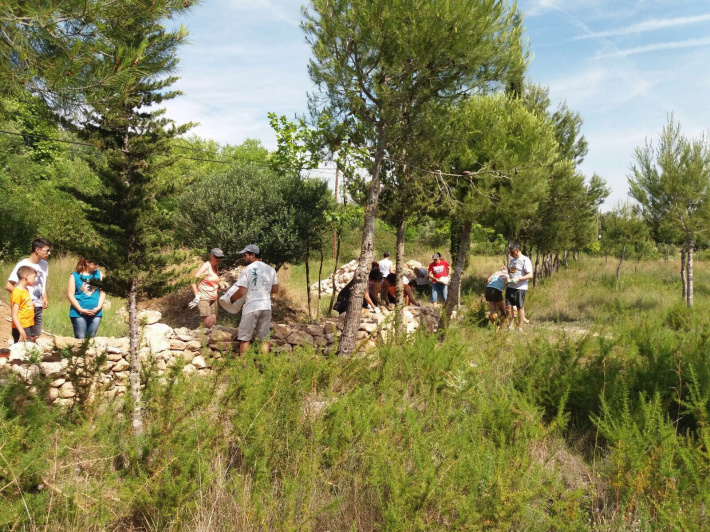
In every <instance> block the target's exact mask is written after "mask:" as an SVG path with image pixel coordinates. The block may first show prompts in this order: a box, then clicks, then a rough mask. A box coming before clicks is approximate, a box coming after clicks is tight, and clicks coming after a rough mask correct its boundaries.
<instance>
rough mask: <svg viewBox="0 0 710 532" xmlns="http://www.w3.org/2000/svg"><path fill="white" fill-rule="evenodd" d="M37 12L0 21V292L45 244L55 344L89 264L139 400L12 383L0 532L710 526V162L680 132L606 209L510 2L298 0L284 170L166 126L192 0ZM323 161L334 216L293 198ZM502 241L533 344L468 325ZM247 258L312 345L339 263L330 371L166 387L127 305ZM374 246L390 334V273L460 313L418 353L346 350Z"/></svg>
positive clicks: (281, 155) (1, 391) (29, 8)
mask: <svg viewBox="0 0 710 532" xmlns="http://www.w3.org/2000/svg"><path fill="white" fill-rule="evenodd" d="M31 4H32V5H29V4H28V3H27V2H21V1H18V0H10V1H7V2H3V4H2V6H0V195H2V198H3V201H2V202H1V203H0V260H2V265H1V267H0V274H4V275H7V273H8V271H9V270H10V268H11V266H12V264H13V263H14V260H15V259H17V258H19V257H21V256H24V255H26V254H27V253H28V252H29V250H28V247H29V242H30V241H31V240H32V239H33V238H34V237H37V236H42V237H45V238H49V239H50V240H52V241H53V243H54V248H53V251H54V252H55V255H56V256H57V257H58V259H55V260H54V261H53V262H52V264H51V268H52V269H51V272H52V273H51V276H50V288H51V293H50V307H49V308H48V309H47V313H46V315H45V320H46V321H45V325H46V326H47V328H48V329H49V330H50V331H52V332H57V333H64V334H66V333H68V332H69V322H68V320H67V319H66V311H67V308H68V305H67V304H66V301H65V300H64V299H63V293H64V290H65V286H66V279H67V278H68V275H69V272H70V271H71V269H72V267H73V261H74V260H75V256H76V255H77V254H82V255H85V256H87V257H90V258H95V259H98V261H99V263H100V265H101V268H102V270H104V271H105V273H106V274H107V276H106V282H105V283H104V284H103V286H102V288H103V289H104V290H105V291H107V292H108V293H109V299H110V301H112V308H111V309H110V310H108V309H107V313H106V316H105V319H104V323H102V325H101V328H102V329H101V333H102V334H107V335H122V334H126V332H128V333H129V334H130V337H131V345H132V348H131V350H132V364H131V386H130V390H131V392H132V395H131V397H130V398H127V399H126V400H113V401H108V400H94V399H92V400H89V399H88V398H86V400H83V401H81V402H80V403H79V404H77V405H75V406H74V407H73V408H72V409H71V410H69V411H63V410H59V409H54V408H51V407H49V406H47V405H46V404H44V403H43V402H42V401H41V400H40V399H39V398H40V397H41V396H42V394H41V393H38V394H34V393H31V392H35V391H40V392H41V390H42V387H43V386H46V383H42V382H41V381H38V382H37V383H35V384H36V386H35V389H34V390H27V389H26V388H25V386H24V384H22V383H20V382H19V381H16V380H13V379H12V378H9V379H7V380H4V381H3V382H2V387H1V388H0V502H1V503H2V504H0V528H2V529H11V530H13V529H14V530H19V529H25V530H39V529H40V528H41V529H44V530H104V529H129V530H131V529H133V530H154V529H160V530H182V529H198V530H213V529H220V530H251V529H254V530H256V529H262V530H263V529H267V530H272V529H273V530H302V529H314V530H407V531H408V530H452V529H459V530H469V529H472V530H488V529H490V530H509V529H514V528H520V529H529V530H540V529H554V530H556V529H561V530H578V529H584V528H590V529H598V530H619V529H630V530H656V529H674V528H679V529H691V530H693V529H704V528H708V525H709V523H708V519H709V518H708V516H707V513H708V512H707V505H708V503H709V502H710V500H709V497H710V491H709V490H708V488H707V486H706V485H707V478H708V468H709V467H710V458H709V456H708V446H709V445H710V428H709V426H708V422H709V418H708V415H709V414H710V412H709V410H708V407H709V405H708V401H710V373H708V370H707V369H706V368H707V367H708V364H707V360H706V358H707V352H708V349H707V341H708V338H710V318H708V317H707V316H708V312H707V311H708V308H707V306H708V305H707V303H706V298H704V297H696V296H705V295H707V294H708V292H709V291H710V285H708V284H707V283H706V282H705V279H706V278H707V276H706V275H696V274H698V273H703V272H704V270H705V264H706V263H705V260H706V258H707V256H706V255H707V251H706V249H705V248H706V247H707V239H706V236H705V234H706V231H705V228H706V227H707V226H708V222H709V221H710V210H709V209H708V206H710V201H708V200H709V199H710V198H709V197H708V194H710V144H709V143H708V139H706V138H699V139H689V138H686V137H685V136H684V135H682V134H681V129H680V125H679V124H678V123H677V122H676V121H675V120H674V119H671V120H670V121H669V123H668V125H667V126H666V127H665V128H664V129H663V130H662V132H661V135H660V142H659V143H658V145H657V146H654V145H653V144H651V143H648V144H646V145H644V146H641V147H639V148H638V149H637V150H636V152H635V154H634V157H633V161H632V166H631V170H630V175H629V184H630V187H631V195H632V197H633V198H634V200H635V201H636V202H637V203H635V204H620V205H618V206H617V207H615V208H614V209H612V210H611V211H610V212H607V213H604V214H601V213H600V212H599V207H600V205H601V203H602V202H603V201H604V199H605V198H606V197H607V195H608V194H609V191H608V188H607V186H606V184H605V182H604V180H603V179H602V177H600V176H597V175H593V176H585V175H583V174H582V173H581V171H580V170H579V165H580V163H581V162H582V160H583V158H584V157H585V155H586V152H587V141H586V139H585V138H584V136H583V135H582V125H583V122H582V117H581V116H580V115H579V114H578V113H576V112H574V111H573V110H571V109H569V108H568V107H567V105H566V104H562V105H560V106H558V107H557V108H556V109H555V108H553V107H552V106H551V101H550V98H549V94H548V90H547V89H546V88H544V87H539V86H537V85H535V84H534V83H533V82H532V81H531V80H528V79H526V76H525V70H526V67H527V62H528V60H529V57H530V54H529V52H530V51H529V49H528V47H527V44H526V43H527V41H526V38H525V35H524V26H523V23H522V20H523V19H522V13H520V12H519V11H518V8H517V6H516V5H515V4H514V3H507V2H478V3H471V2H470V1H469V0H450V1H447V2H443V3H432V2H428V1H425V0H406V1H401V0H391V1H389V2H384V3H383V2H375V3H373V2H371V1H369V0H332V1H325V0H313V1H312V2H310V4H309V5H308V6H307V8H306V10H305V12H304V23H303V29H304V32H305V35H306V38H307V40H308V42H309V43H310V44H311V46H312V54H313V57H312V61H311V63H310V65H309V73H310V76H311V79H312V81H313V82H314V84H315V85H316V90H315V92H314V93H313V94H311V95H310V96H311V97H310V104H311V105H310V115H309V116H308V117H302V118H299V119H296V120H295V121H290V120H288V119H286V118H284V117H277V116H276V115H273V114H272V115H270V116H269V119H270V120H271V124H272V127H273V128H274V133H275V136H276V144H277V149H276V150H274V151H270V150H268V149H266V148H265V147H264V146H263V145H262V144H261V142H260V141H258V140H254V139H250V140H246V141H244V142H243V143H242V144H239V145H220V144H218V143H216V142H214V141H212V140H210V139H202V138H198V137H195V136H192V137H189V136H186V134H187V132H188V131H189V129H190V126H191V125H190V124H186V125H176V124H174V123H173V122H172V121H171V120H169V119H167V118H166V117H165V116H164V114H163V113H164V111H163V110H161V109H159V105H160V104H161V103H162V102H164V101H166V100H169V99H172V98H174V97H177V96H179V93H178V92H175V91H172V90H171V88H170V87H171V85H172V83H173V82H174V81H175V79H176V78H175V77H174V76H173V73H174V70H175V68H176V66H177V64H178V59H179V56H178V50H179V47H180V46H181V45H182V44H183V43H184V42H185V40H186V37H187V30H186V28H183V27H179V28H173V29H170V30H169V29H167V26H169V25H171V24H168V22H171V21H172V20H173V19H174V18H175V17H176V16H177V15H180V14H184V13H185V12H186V11H188V10H189V9H191V8H192V3H191V2H189V1H188V2H184V1H182V0H124V1H121V2H115V1H114V0H90V1H86V0H82V1H78V0H61V1H51V2H50V1H45V0H40V1H37V2H32V3H31ZM195 119H196V120H199V117H195ZM323 162H330V163H332V164H334V165H335V166H336V168H337V175H338V176H340V178H341V179H342V180H341V182H340V184H339V185H336V190H335V191H334V192H335V194H332V193H331V191H330V190H329V188H328V186H327V184H326V183H324V182H322V181H321V180H319V179H316V178H312V177H310V174H309V172H310V171H311V170H313V169H316V168H317V167H318V165H320V164H322V163H323ZM338 186H339V188H337V187H338ZM512 242H519V243H520V244H521V246H522V248H523V252H524V253H525V254H527V255H530V256H531V257H534V264H535V266H534V268H535V277H534V281H533V284H534V290H533V291H532V292H531V294H530V297H529V299H528V301H529V308H526V310H528V316H529V317H530V318H531V319H532V320H533V324H534V326H533V327H532V328H531V329H529V330H528V332H526V334H523V335H519V334H506V333H504V332H500V331H496V330H494V329H492V328H489V327H488V325H487V321H486V320H485V312H486V311H485V304H484V303H483V302H482V301H481V300H480V294H481V293H482V292H483V289H484V281H485V279H486V278H487V276H488V275H489V274H490V273H491V272H492V271H494V270H496V269H498V268H499V267H500V266H501V263H502V262H504V261H505V260H506V252H507V250H508V248H509V245H510V244H511V243H512ZM249 243H257V244H259V245H260V246H261V247H262V249H263V250H264V258H265V260H266V261H268V262H270V263H272V264H273V265H274V266H276V267H277V268H279V269H280V272H279V275H280V278H281V280H282V283H283V285H285V286H286V287H287V289H288V290H287V293H288V294H289V295H294V296H293V301H294V302H295V303H294V304H293V308H292V310H293V312H294V314H296V315H297V316H298V318H299V319H303V320H304V321H305V320H313V319H317V318H318V316H320V315H322V314H328V313H329V312H330V307H331V306H332V301H330V302H329V301H321V300H318V302H315V301H313V298H312V297H311V296H310V293H309V286H310V284H311V283H312V282H313V281H314V280H315V279H314V277H316V276H317V277H318V278H323V277H324V276H325V275H327V274H328V273H330V272H333V271H334V270H335V268H337V266H338V265H339V264H342V263H343V262H346V261H349V260H351V259H357V260H358V264H359V266H358V272H357V274H356V277H357V283H356V287H355V289H354V292H353V294H354V296H353V297H352V298H351V300H350V309H349V312H348V314H347V317H346V323H345V327H344V333H343V335H342V337H341V340H340V344H339V351H338V354H340V355H348V356H346V357H335V356H329V357H324V356H321V355H317V354H316V353H314V352H311V351H308V350H306V349H301V350H296V351H294V352H292V353H289V354H287V355H283V354H282V355H280V356H273V357H258V358H253V357H252V356H247V357H243V358H234V357H225V358H224V359H223V360H222V362H220V364H221V365H220V366H218V367H216V368H214V369H215V371H214V373H213V374H211V375H210V377H208V378H201V379H192V380H188V378H187V377H186V376H185V375H184V374H183V373H182V372H181V371H180V369H181V368H180V367H179V366H177V367H175V368H174V370H173V373H171V374H169V375H168V376H167V377H165V378H160V379H159V378H157V375H155V374H154V373H153V372H152V368H151V366H150V365H145V366H142V365H141V363H140V359H139V357H138V356H137V347H138V335H139V323H138V321H137V310H138V306H139V304H145V303H146V302H147V301H151V299H152V298H153V297H156V296H165V294H169V293H170V292H173V291H177V290H179V289H180V287H181V286H183V285H184V284H185V282H186V280H187V273H186V272H188V271H189V268H190V267H191V266H192V265H193V263H194V261H195V260H196V259H197V257H198V256H201V255H204V254H205V252H206V251H207V250H208V249H210V248H211V247H214V246H219V247H221V248H223V249H224V250H225V251H226V252H227V255H228V257H229V259H230V260H228V261H227V262H230V261H234V260H236V259H237V258H238V257H236V256H235V255H237V254H238V250H239V249H241V248H242V247H243V246H244V245H246V244H249ZM405 243H406V245H407V248H406V250H405ZM385 250H387V251H395V254H396V259H397V260H396V263H397V265H396V269H397V294H398V296H397V297H398V300H399V301H400V304H399V305H398V309H399V311H400V312H402V313H403V305H402V304H401V302H402V288H403V286H402V272H403V262H404V259H405V254H406V256H407V258H412V257H413V258H417V259H419V260H421V261H422V262H424V263H425V264H426V260H427V258H428V256H431V253H432V252H433V251H438V252H444V254H445V255H446V256H447V258H448V259H449V260H450V262H451V263H452V265H454V267H455V268H454V275H453V276H452V282H453V284H452V290H451V298H450V300H449V301H448V305H447V308H446V309H445V310H446V313H445V315H444V318H443V319H442V322H441V326H442V327H441V330H440V332H439V333H438V334H437V335H431V336H426V335H423V334H420V335H418V336H416V337H412V338H410V339H406V340H405V339H404V338H403V337H402V336H399V337H398V338H394V339H392V340H391V341H390V343H384V344H382V345H381V346H379V348H378V349H377V350H375V351H374V352H372V353H369V354H356V353H354V348H355V331H357V328H358V327H357V326H358V322H359V320H360V306H361V298H362V294H363V292H364V289H365V282H366V279H367V273H368V271H369V268H370V265H371V262H372V260H373V258H374V257H376V256H379V254H381V253H382V252H383V251H385ZM609 255H611V256H612V257H614V258H617V259H618V260H619V261H618V263H617V262H616V260H612V261H608V257H609ZM678 258H679V259H680V260H679V261H678V260H677V259H678ZM699 259H700V260H699ZM631 261H633V263H632V262H631ZM678 262H680V264H678ZM315 264H317V267H315V266H314V265H315ZM624 264H626V266H624ZM632 264H633V267H632ZM316 271H317V274H316V273H315V272H316ZM678 273H680V276H678ZM459 292H460V293H461V297H462V301H459V299H458V294H459ZM295 294H298V295H295ZM681 294H682V299H681V298H680V297H679V296H680V295H681ZM458 303H461V304H462V305H463V307H462V308H463V312H462V313H461V314H460V315H459V317H460V319H458V320H454V321H451V322H449V319H448V318H450V317H451V315H452V312H453V310H454V309H455V308H456V307H457V305H458ZM168 304H169V305H172V306H173V307H175V308H177V309H180V308H181V306H182V305H183V302H181V301H179V296H176V298H175V299H173V300H171V301H170V302H169V303H168ZM314 304H315V305H316V308H315V310H314V308H313V306H314ZM124 305H125V306H126V307H127V309H128V320H127V322H125V321H124V320H123V318H121V317H119V315H118V313H119V311H120V310H121V309H122V308H123V307H124ZM178 312H179V311H178ZM222 319H225V318H222ZM70 354H71V353H69V352H64V353H61V356H69V355H70ZM78 354H81V352H80V353H78Z"/></svg>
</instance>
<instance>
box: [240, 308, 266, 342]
mask: <svg viewBox="0 0 710 532" xmlns="http://www.w3.org/2000/svg"><path fill="white" fill-rule="evenodd" d="M270 333H271V310H255V311H254V312H250V313H249V314H242V321H240V322H239V333H238V334H237V339H238V340H239V341H240V342H251V341H252V339H253V338H254V337H256V339H257V340H266V339H267V338H268V337H269V334H270Z"/></svg>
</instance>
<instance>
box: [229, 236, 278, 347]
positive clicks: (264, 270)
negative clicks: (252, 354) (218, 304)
mask: <svg viewBox="0 0 710 532" xmlns="http://www.w3.org/2000/svg"><path fill="white" fill-rule="evenodd" d="M239 253H240V254H241V255H242V258H243V259H244V262H245V263H246V264H247V266H246V267H245V268H244V269H243V270H242V272H241V273H240V274H239V278H238V279H237V283H236V284H237V286H238V287H239V288H238V289H237V291H236V292H235V293H234V294H233V295H232V297H231V298H230V299H231V301H232V302H235V301H237V300H239V299H241V298H242V297H244V296H245V295H246V298H245V300H244V306H242V320H241V321H240V322H239V333H238V334H237V340H239V342H240V343H239V354H242V355H243V354H244V353H246V352H247V351H249V343H250V342H251V341H252V339H253V338H254V337H255V336H256V339H257V340H261V341H262V342H263V343H262V344H261V352H262V353H263V354H266V353H268V352H269V350H270V349H271V344H270V343H269V342H268V341H266V340H268V338H269V334H270V333H271V296H272V295H273V294H277V293H278V291H279V280H278V279H277V278H276V270H274V269H273V268H272V267H271V266H269V265H268V264H264V263H263V262H262V260H261V250H260V249H259V247H258V246H255V245H254V244H249V245H248V246H246V247H245V248H244V249H243V250H241V251H240V252H239Z"/></svg>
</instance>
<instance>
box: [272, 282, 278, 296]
mask: <svg viewBox="0 0 710 532" xmlns="http://www.w3.org/2000/svg"><path fill="white" fill-rule="evenodd" d="M278 293H279V285H277V284H272V285H271V295H272V296H275V295H276V294H278Z"/></svg>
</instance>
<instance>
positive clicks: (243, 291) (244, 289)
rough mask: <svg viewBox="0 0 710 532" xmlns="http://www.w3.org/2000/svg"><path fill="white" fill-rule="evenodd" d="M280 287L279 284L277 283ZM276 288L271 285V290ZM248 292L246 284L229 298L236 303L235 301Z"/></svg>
mask: <svg viewBox="0 0 710 532" xmlns="http://www.w3.org/2000/svg"><path fill="white" fill-rule="evenodd" d="M276 286H277V287H278V285H276ZM273 289H274V288H273V287H271V290H273ZM246 293H247V287H246V286H240V287H239V288H238V289H237V291H236V292H234V293H233V294H232V297H230V298H229V300H230V301H231V302H232V303H234V302H235V301H238V300H239V299H241V298H243V297H244V295H245V294H246Z"/></svg>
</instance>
